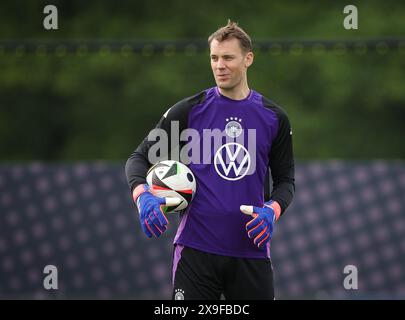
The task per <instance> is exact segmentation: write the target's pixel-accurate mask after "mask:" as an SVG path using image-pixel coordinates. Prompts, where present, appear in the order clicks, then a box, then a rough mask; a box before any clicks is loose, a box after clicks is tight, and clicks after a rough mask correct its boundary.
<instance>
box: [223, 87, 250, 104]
mask: <svg viewBox="0 0 405 320" xmlns="http://www.w3.org/2000/svg"><path fill="white" fill-rule="evenodd" d="M218 90H219V92H220V93H221V94H222V95H223V96H225V97H227V98H230V99H232V100H243V99H245V98H247V96H248V95H249V94H250V89H249V87H248V86H247V85H245V86H243V87H242V88H237V87H235V88H232V89H230V90H226V89H222V88H219V87H218Z"/></svg>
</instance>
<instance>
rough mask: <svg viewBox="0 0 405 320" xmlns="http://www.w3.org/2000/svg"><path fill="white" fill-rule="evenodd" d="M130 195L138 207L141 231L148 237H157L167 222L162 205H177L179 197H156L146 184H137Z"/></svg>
mask: <svg viewBox="0 0 405 320" xmlns="http://www.w3.org/2000/svg"><path fill="white" fill-rule="evenodd" d="M132 195H133V198H134V201H135V203H136V205H137V207H138V211H139V220H140V222H141V227H142V230H143V232H144V233H145V234H146V235H147V236H148V237H149V238H152V237H153V236H155V237H156V238H158V237H159V236H160V235H161V234H162V233H163V232H165V231H166V229H167V225H168V224H169V221H168V220H167V218H166V216H165V214H164V211H163V209H164V207H165V206H175V205H178V204H179V203H180V202H181V199H179V198H160V197H156V196H154V195H153V194H152V193H150V191H149V186H148V185H147V184H142V185H139V186H137V187H136V188H135V189H134V192H133V194H132Z"/></svg>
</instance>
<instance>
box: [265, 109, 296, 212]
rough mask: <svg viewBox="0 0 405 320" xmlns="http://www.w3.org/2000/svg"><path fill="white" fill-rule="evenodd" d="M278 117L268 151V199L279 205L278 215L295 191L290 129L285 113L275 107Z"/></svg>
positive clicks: (287, 204) (284, 208) (285, 207)
mask: <svg viewBox="0 0 405 320" xmlns="http://www.w3.org/2000/svg"><path fill="white" fill-rule="evenodd" d="M275 111H276V114H277V116H278V119H279V126H278V132H277V136H276V138H275V140H274V141H273V145H272V147H271V151H270V170H271V176H272V179H273V190H272V193H271V195H270V200H273V201H276V202H277V203H278V204H279V205H280V209H281V212H280V215H281V214H282V213H283V212H284V211H285V210H286V209H287V207H288V206H289V205H290V203H291V201H292V199H293V196H294V192H295V179H294V172H295V168H294V157H293V146H292V130H291V125H290V121H289V119H288V117H287V114H286V113H285V112H284V111H283V110H282V109H281V108H277V109H276V110H275Z"/></svg>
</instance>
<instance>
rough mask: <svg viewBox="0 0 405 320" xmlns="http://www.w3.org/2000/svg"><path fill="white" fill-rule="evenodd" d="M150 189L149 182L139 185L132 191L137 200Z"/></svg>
mask: <svg viewBox="0 0 405 320" xmlns="http://www.w3.org/2000/svg"><path fill="white" fill-rule="evenodd" d="M146 191H148V186H147V184H140V185H139V186H137V187H136V188H135V189H134V191H132V198H133V199H134V201H135V202H136V200H137V199H138V197H139V196H140V195H141V194H142V193H144V192H146Z"/></svg>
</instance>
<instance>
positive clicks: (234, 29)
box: [208, 19, 252, 53]
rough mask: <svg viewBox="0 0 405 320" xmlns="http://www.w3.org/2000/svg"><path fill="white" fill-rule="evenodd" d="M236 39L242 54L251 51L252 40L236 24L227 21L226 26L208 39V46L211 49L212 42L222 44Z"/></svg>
mask: <svg viewBox="0 0 405 320" xmlns="http://www.w3.org/2000/svg"><path fill="white" fill-rule="evenodd" d="M232 38H235V39H238V41H239V45H240V47H241V49H242V51H243V52H244V53H247V52H250V51H252V40H251V39H250V36H249V35H248V34H247V33H246V32H245V31H244V30H243V29H242V28H241V27H239V26H238V23H237V22H233V21H231V20H230V19H228V24H227V25H226V26H224V27H221V28H219V29H218V30H217V31H215V32H214V33H213V34H211V35H210V36H209V37H208V46H209V47H211V42H212V40H214V39H215V40H217V41H219V42H222V41H224V40H228V39H232Z"/></svg>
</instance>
